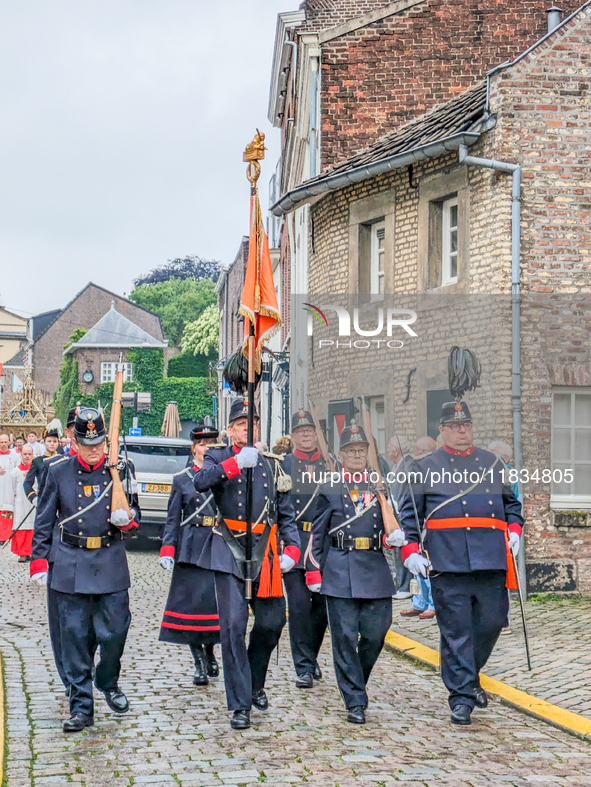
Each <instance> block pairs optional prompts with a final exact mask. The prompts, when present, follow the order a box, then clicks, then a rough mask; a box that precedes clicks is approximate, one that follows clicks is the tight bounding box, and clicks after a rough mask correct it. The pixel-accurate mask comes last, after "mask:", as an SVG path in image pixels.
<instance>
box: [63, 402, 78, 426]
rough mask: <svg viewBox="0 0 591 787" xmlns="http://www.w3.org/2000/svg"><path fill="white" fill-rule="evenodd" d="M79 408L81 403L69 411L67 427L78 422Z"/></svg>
mask: <svg viewBox="0 0 591 787" xmlns="http://www.w3.org/2000/svg"><path fill="white" fill-rule="evenodd" d="M78 409H79V405H76V407H72V409H71V410H69V411H68V418H67V420H66V429H67V428H68V427H70V426H74V424H75V423H76V413H77V412H78Z"/></svg>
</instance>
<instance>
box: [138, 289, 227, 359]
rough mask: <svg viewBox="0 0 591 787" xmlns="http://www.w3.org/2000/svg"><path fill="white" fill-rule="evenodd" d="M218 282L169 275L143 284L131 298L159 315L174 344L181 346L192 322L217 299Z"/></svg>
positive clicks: (173, 345)
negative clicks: (216, 288) (216, 284)
mask: <svg viewBox="0 0 591 787" xmlns="http://www.w3.org/2000/svg"><path fill="white" fill-rule="evenodd" d="M214 287H215V285H214V283H213V282H212V281H211V279H201V281H195V280H194V279H169V280H168V281H163V282H158V283H157V284H140V286H139V287H136V288H135V289H134V290H133V292H132V293H131V294H130V296H129V298H130V300H132V301H134V302H135V303H137V304H138V306H143V307H144V308H145V309H149V310H150V311H153V312H155V313H156V314H159V315H160V319H161V320H162V329H163V331H164V335H165V336H166V338H167V339H168V344H169V345H170V346H171V347H178V346H179V345H180V344H181V341H182V338H183V331H184V330H185V326H186V324H187V323H189V322H194V321H195V320H197V319H198V318H199V317H200V316H201V314H202V313H203V312H204V311H205V309H207V307H208V306H212V305H214V304H215V303H216V295H215V289H214Z"/></svg>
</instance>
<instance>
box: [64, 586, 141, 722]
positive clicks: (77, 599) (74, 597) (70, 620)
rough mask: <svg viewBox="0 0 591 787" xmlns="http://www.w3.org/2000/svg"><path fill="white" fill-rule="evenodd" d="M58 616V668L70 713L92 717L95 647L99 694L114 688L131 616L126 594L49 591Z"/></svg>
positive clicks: (96, 679) (125, 592) (96, 678)
mask: <svg viewBox="0 0 591 787" xmlns="http://www.w3.org/2000/svg"><path fill="white" fill-rule="evenodd" d="M53 592H54V594H55V597H56V605H57V608H58V612H59V625H60V629H61V639H62V666H63V670H64V675H65V678H66V681H67V684H68V685H69V686H70V711H71V713H72V714H74V713H84V714H85V715H87V716H92V715H93V697H92V668H93V664H94V653H95V650H96V646H97V645H98V646H99V647H100V660H99V662H98V664H97V665H96V675H95V682H96V686H97V688H98V689H100V690H101V691H112V690H113V689H115V688H117V681H118V680H119V673H120V670H121V657H122V655H123V650H124V648H125V639H126V637H127V631H128V629H129V624H130V623H131V614H130V612H129V595H128V592H127V590H122V591H119V592H117V593H101V594H97V595H89V594H86V593H60V592H59V591H53Z"/></svg>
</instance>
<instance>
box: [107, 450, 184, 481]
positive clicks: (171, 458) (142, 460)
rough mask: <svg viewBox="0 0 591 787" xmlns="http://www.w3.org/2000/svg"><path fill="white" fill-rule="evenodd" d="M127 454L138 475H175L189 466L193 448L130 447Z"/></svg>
mask: <svg viewBox="0 0 591 787" xmlns="http://www.w3.org/2000/svg"><path fill="white" fill-rule="evenodd" d="M122 453H123V455H124V452H123V451H122ZM127 454H128V456H129V458H130V459H131V460H132V462H133V463H134V465H135V471H136V473H166V475H174V474H175V473H180V471H181V470H184V468H185V467H186V466H187V465H188V464H189V457H190V455H191V446H189V445H179V446H172V445H128V446H127Z"/></svg>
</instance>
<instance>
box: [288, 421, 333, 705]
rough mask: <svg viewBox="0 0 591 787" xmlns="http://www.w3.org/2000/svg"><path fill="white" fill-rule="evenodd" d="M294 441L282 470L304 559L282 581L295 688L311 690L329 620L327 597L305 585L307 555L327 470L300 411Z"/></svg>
mask: <svg viewBox="0 0 591 787" xmlns="http://www.w3.org/2000/svg"><path fill="white" fill-rule="evenodd" d="M291 437H292V440H293V442H294V444H295V448H294V451H293V453H291V454H287V456H286V457H285V460H284V463H283V469H284V470H285V472H286V473H287V475H290V476H291V482H292V492H291V499H292V502H293V506H294V509H295V515H296V522H297V525H298V531H299V534H300V542H301V556H300V560H299V561H298V564H297V566H296V567H295V568H294V570H293V571H290V572H289V573H288V574H285V575H284V577H283V581H284V583H285V589H286V591H287V599H288V603H289V618H288V624H289V639H290V643H291V655H292V658H293V664H294V667H295V671H296V675H297V678H296V686H297V687H298V688H300V689H310V688H312V686H313V685H314V678H316V680H320V679H321V678H322V672H321V670H320V667H319V666H318V662H317V660H316V659H317V657H318V653H319V651H320V648H321V646H322V640H323V639H324V633H325V631H326V626H327V622H328V620H327V616H326V600H325V598H324V596H323V595H321V594H320V593H312V592H311V591H310V589H309V588H308V586H307V585H306V576H305V570H306V554H307V548H308V544H309V541H310V533H311V532H312V521H313V517H314V509H315V507H316V502H317V500H318V490H319V486H320V483H319V482H318V481H316V482H315V481H314V480H313V479H314V478H317V479H319V478H320V477H321V476H322V477H323V474H324V472H325V471H326V470H327V469H328V468H327V467H326V465H325V462H324V459H323V458H322V456H321V455H320V451H319V450H318V447H317V445H316V427H315V426H314V420H313V419H312V416H311V415H310V413H308V412H307V411H305V410H300V411H299V412H297V413H295V414H294V415H293V417H292V419H291Z"/></svg>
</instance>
